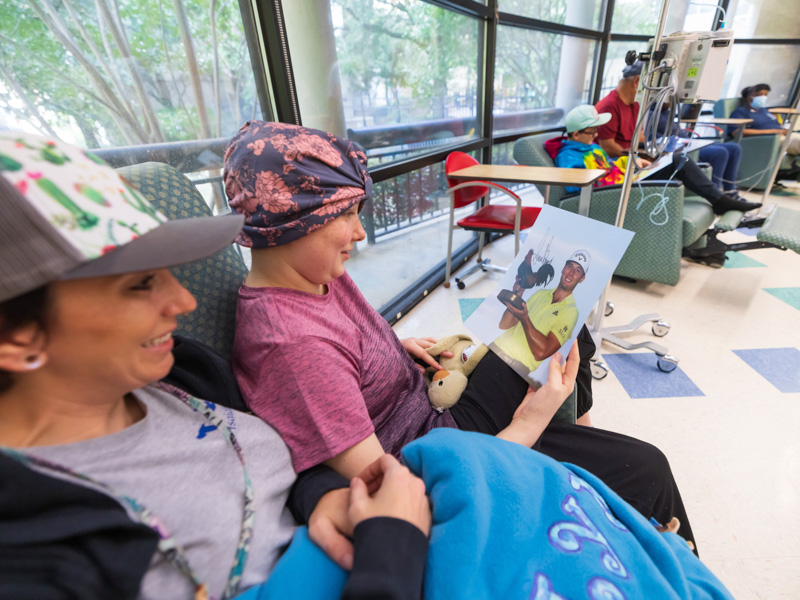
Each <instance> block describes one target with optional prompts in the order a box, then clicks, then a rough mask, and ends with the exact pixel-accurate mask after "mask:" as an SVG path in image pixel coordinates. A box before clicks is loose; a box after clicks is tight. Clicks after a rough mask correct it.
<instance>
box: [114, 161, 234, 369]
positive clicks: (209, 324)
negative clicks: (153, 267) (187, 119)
mask: <svg viewBox="0 0 800 600" xmlns="http://www.w3.org/2000/svg"><path fill="white" fill-rule="evenodd" d="M118 172H119V173H120V174H121V175H122V176H124V177H125V178H126V179H127V180H128V181H130V182H131V183H132V184H133V185H134V186H136V187H137V188H138V189H139V190H140V191H141V192H142V193H143V194H144V195H145V196H146V197H147V199H148V200H150V202H151V203H152V204H153V206H155V207H156V208H157V209H158V210H160V211H161V212H163V213H164V214H165V215H167V216H168V217H169V218H170V219H186V218H189V217H206V216H208V217H210V216H211V209H210V208H209V207H208V205H207V204H206V202H205V200H203V197H202V196H201V195H200V192H198V191H197V188H195V186H194V184H192V182H191V181H189V179H187V178H186V177H185V176H184V175H183V174H182V173H181V172H180V171H178V170H176V169H174V168H173V167H171V166H169V165H165V164H163V163H156V162H150V163H143V164H139V165H134V166H132V167H123V168H121V169H118ZM172 272H173V273H174V274H175V277H177V278H178V280H179V281H180V282H181V283H182V284H183V285H184V286H185V287H186V288H187V289H188V290H189V291H190V292H191V293H192V294H193V295H194V297H195V298H196V299H197V310H195V311H194V312H192V313H190V314H188V315H184V316H183V317H181V318H180V319H179V320H178V330H177V332H176V333H178V334H180V335H183V336H186V337H189V338H192V339H195V340H197V341H199V342H203V343H204V344H206V345H208V346H210V347H211V348H213V349H214V350H216V351H217V352H218V353H219V354H220V355H221V356H223V357H225V358H226V359H227V358H230V354H231V348H232V346H233V330H234V324H235V317H236V296H237V291H238V289H239V286H240V285H241V283H242V281H244V279H245V277H246V276H247V267H246V266H245V264H244V261H243V260H242V257H241V256H240V255H239V253H238V252H237V251H236V249H235V248H234V247H233V246H229V247H227V248H225V249H224V250H223V251H221V252H218V253H217V254H215V255H214V256H211V257H209V258H206V259H205V260H201V261H198V262H196V263H192V264H188V265H182V266H179V267H174V268H173V269H172Z"/></svg>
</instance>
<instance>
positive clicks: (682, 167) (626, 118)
mask: <svg viewBox="0 0 800 600" xmlns="http://www.w3.org/2000/svg"><path fill="white" fill-rule="evenodd" d="M642 67H643V63H642V62H640V61H637V62H635V63H634V64H632V65H628V66H626V67H625V68H624V69H623V70H622V79H621V80H620V82H619V83H618V84H617V87H616V89H614V90H612V91H611V92H610V93H609V94H608V95H607V96H606V97H605V98H603V99H601V100H600V101H599V102H598V103H597V104H596V108H597V110H598V112H600V114H603V113H608V114H609V115H610V116H611V118H610V119H608V120H607V121H606V122H605V123H604V124H602V125H599V126H598V131H597V137H598V140H597V143H598V144H599V145H600V146H601V147H602V148H603V150H605V152H606V154H608V155H609V156H610V157H612V158H614V159H617V158H619V157H622V156H625V155H626V154H627V153H628V150H629V149H630V147H631V141H632V138H633V134H634V132H635V130H636V121H637V119H638V118H639V103H638V102H636V92H637V90H638V89H639V82H640V80H641V75H642ZM567 133H569V131H568V132H567ZM639 141H644V136H643V135H642V134H640V136H639ZM673 175H674V177H675V179H677V180H678V181H680V182H681V183H683V185H684V186H686V188H687V189H688V190H690V191H691V192H692V193H694V194H695V195H697V196H700V197H701V198H704V199H705V200H707V201H708V202H709V203H710V204H711V207H712V209H713V210H714V212H715V213H716V214H718V215H721V214H724V213H725V212H727V211H729V210H740V211H742V212H747V211H750V210H753V209H756V208H760V207H761V204H760V203H758V202H747V201H745V200H742V199H740V198H739V197H738V195H734V193H726V192H723V191H722V190H721V189H719V188H718V187H717V186H716V185H714V183H713V182H712V181H711V180H710V179H709V178H708V177H706V175H705V174H704V173H703V171H702V170H701V169H700V167H698V166H697V163H695V162H694V161H693V160H692V159H691V158H687V157H685V156H684V155H683V154H681V153H678V152H675V153H674V154H673V162H672V164H671V165H667V166H666V167H663V168H662V169H661V170H660V171H659V177H660V178H663V179H669V178H670V177H672V176H673Z"/></svg>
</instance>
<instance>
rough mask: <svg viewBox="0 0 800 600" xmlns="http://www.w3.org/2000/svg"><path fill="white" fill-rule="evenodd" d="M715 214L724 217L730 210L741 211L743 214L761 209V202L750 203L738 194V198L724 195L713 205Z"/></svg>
mask: <svg viewBox="0 0 800 600" xmlns="http://www.w3.org/2000/svg"><path fill="white" fill-rule="evenodd" d="M711 208H712V209H713V211H714V213H716V214H718V215H724V214H725V213H726V212H728V211H729V210H740V211H742V212H749V211H751V210H755V209H756V208H761V202H748V201H747V200H743V199H742V198H740V197H739V195H738V194H737V195H736V196H732V195H729V194H722V196H720V197H719V198H718V199H717V200H715V201H714V203H713V204H712V205H711Z"/></svg>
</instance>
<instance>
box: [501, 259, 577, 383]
mask: <svg viewBox="0 0 800 600" xmlns="http://www.w3.org/2000/svg"><path fill="white" fill-rule="evenodd" d="M532 255H533V251H530V252H529V253H528V255H527V256H526V258H525V260H524V261H523V262H522V265H525V264H527V263H528V262H529V261H530V259H531V257H532ZM590 262H591V255H590V254H589V251H588V250H584V249H580V250H576V251H575V252H573V253H572V255H571V256H570V257H569V258H568V259H567V261H566V263H565V264H564V267H563V268H562V269H561V277H560V279H559V282H558V285H556V286H555V287H553V288H551V289H543V290H539V291H537V292H535V293H534V294H533V295H532V296H530V298H528V300H527V302H525V303H524V304H522V303H519V302H514V301H513V300H511V299H509V300H507V301H506V302H505V306H506V310H505V312H504V313H503V316H502V317H501V319H500V323H499V325H498V327H499V328H500V329H503V330H505V333H504V334H503V335H501V336H500V337H498V338H497V339H496V340H495V341H494V342H493V345H494V346H495V347H494V348H492V347H491V346H490V348H491V349H492V350H494V352H496V353H497V354H500V355H501V356H502V354H505V355H506V356H507V357H509V358H511V359H513V360H517V361H519V362H521V363H522V364H523V365H525V368H526V369H527V371H528V372H530V371H535V370H536V369H538V368H539V365H540V364H541V363H542V361H543V360H545V359H547V358H550V357H551V356H552V355H553V354H555V353H556V352H557V351H558V349H559V348H561V346H563V345H564V344H565V343H566V341H567V340H568V339H569V338H570V337H572V332H573V330H574V329H575V324H576V323H577V322H578V307H577V305H576V304H575V298H574V296H573V295H572V292H573V290H574V289H575V287H576V286H577V285H578V284H580V283H581V282H583V280H584V279H586V275H587V274H588V272H589V264H590ZM544 266H550V265H544ZM540 270H542V269H540ZM531 271H532V269H531ZM551 271H552V267H551ZM537 279H538V278H537V277H534V278H533V281H531V280H530V279H528V280H527V281H525V280H524V279H520V280H518V281H515V284H514V287H512V290H514V289H519V290H520V291H521V290H522V289H523V286H524V285H525V284H527V283H532V284H533V285H529V286H525V287H533V286H534V285H536V283H538V282H537V281H536V280H537ZM517 293H518V292H517ZM520 299H521V298H520ZM501 301H502V300H501ZM501 353H502V354H501Z"/></svg>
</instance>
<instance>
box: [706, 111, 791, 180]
mask: <svg viewBox="0 0 800 600" xmlns="http://www.w3.org/2000/svg"><path fill="white" fill-rule="evenodd" d="M739 104H740V100H739V98H724V99H721V100H717V101H716V103H715V104H714V116H715V117H716V118H718V119H722V118H726V117H729V116H730V115H731V113H732V112H733V111H734V110H736V108H737V107H738V106H739ZM782 141H783V138H781V136H779V135H776V134H774V133H768V134H765V135H750V136H747V137H743V138H742V139H741V140H740V142H739V145H740V146H741V147H742V162H741V163H740V164H739V182H740V183H739V188H740V189H743V190H747V189H750V188H752V189H756V190H763V189H765V188H766V187H767V186H768V185H769V178H770V177H771V176H772V169H773V167H774V165H775V159H776V158H777V157H778V152H779V151H780V147H781V142H782ZM780 170H781V171H783V172H791V171H792V170H793V164H792V158H791V157H790V156H784V157H783V160H782V161H781V166H780Z"/></svg>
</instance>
